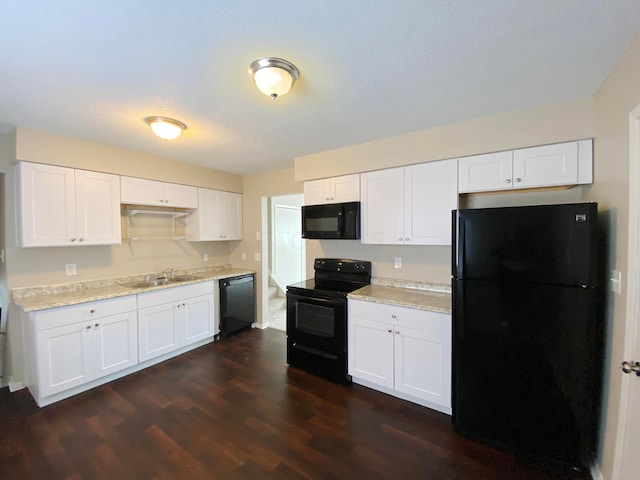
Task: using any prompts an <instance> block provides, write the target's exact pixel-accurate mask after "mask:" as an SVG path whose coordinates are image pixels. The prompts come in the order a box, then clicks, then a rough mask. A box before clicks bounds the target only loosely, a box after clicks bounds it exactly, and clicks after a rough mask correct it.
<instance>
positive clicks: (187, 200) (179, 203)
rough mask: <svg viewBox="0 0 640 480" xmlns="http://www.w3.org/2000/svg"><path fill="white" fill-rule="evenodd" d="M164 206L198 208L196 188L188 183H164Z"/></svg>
mask: <svg viewBox="0 0 640 480" xmlns="http://www.w3.org/2000/svg"><path fill="white" fill-rule="evenodd" d="M163 188H164V194H163V199H164V206H165V207H178V208H198V189H197V188H196V187H192V186H190V185H179V184H177V183H165V184H163Z"/></svg>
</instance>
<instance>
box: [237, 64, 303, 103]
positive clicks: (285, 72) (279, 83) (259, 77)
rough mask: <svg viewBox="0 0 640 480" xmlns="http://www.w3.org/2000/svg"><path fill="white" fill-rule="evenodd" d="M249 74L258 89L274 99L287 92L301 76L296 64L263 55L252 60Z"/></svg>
mask: <svg viewBox="0 0 640 480" xmlns="http://www.w3.org/2000/svg"><path fill="white" fill-rule="evenodd" d="M249 75H251V77H252V78H253V81H254V82H256V85H257V86H258V90H260V91H261V92H262V93H264V94H265V95H269V96H270V97H271V98H273V99H274V100H275V99H276V98H278V97H279V96H280V95H284V94H285V93H287V92H288V91H289V90H290V89H291V87H292V86H293V84H294V83H295V81H296V80H297V79H298V77H299V76H300V72H299V71H298V69H297V68H296V66H295V65H294V64H293V63H291V62H288V61H286V60H283V59H282V58H277V57H263V58H259V59H257V60H254V61H253V62H251V65H249Z"/></svg>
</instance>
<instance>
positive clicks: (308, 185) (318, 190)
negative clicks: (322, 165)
mask: <svg viewBox="0 0 640 480" xmlns="http://www.w3.org/2000/svg"><path fill="white" fill-rule="evenodd" d="M328 180H329V179H328V178H322V179H320V180H309V181H307V182H304V204H305V205H322V204H324V203H330V200H329V199H330V193H329V182H328Z"/></svg>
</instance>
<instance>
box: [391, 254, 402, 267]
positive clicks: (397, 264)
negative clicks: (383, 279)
mask: <svg viewBox="0 0 640 480" xmlns="http://www.w3.org/2000/svg"><path fill="white" fill-rule="evenodd" d="M393 268H402V257H396V258H394V259H393Z"/></svg>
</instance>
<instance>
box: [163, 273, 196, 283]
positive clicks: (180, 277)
mask: <svg viewBox="0 0 640 480" xmlns="http://www.w3.org/2000/svg"><path fill="white" fill-rule="evenodd" d="M202 278H204V277H199V276H198V275H177V276H175V277H171V278H169V279H167V281H168V282H170V283H180V282H190V281H192V280H201V279H202Z"/></svg>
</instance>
